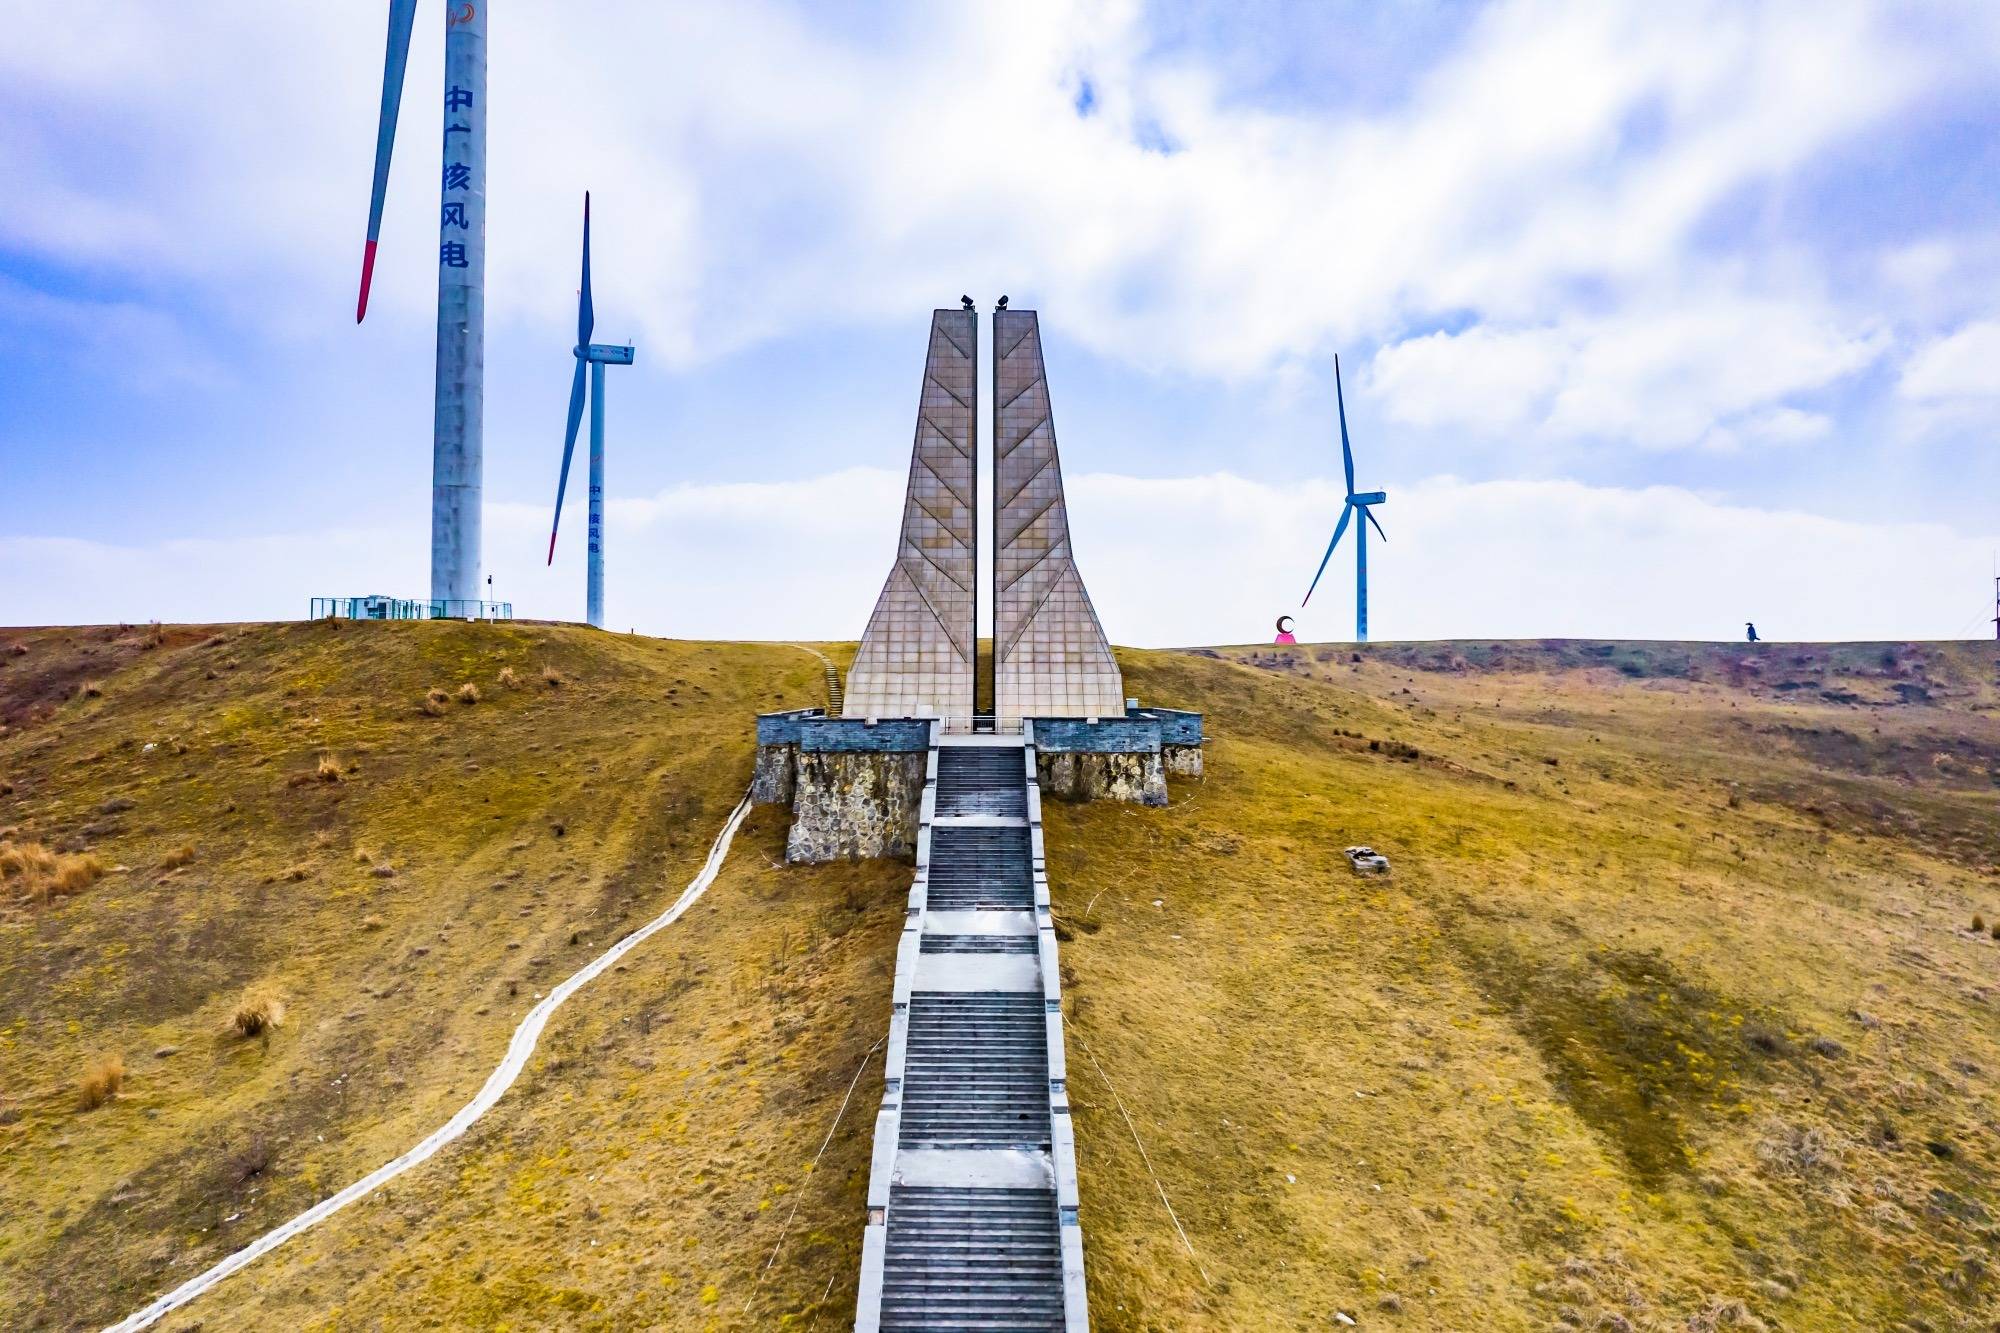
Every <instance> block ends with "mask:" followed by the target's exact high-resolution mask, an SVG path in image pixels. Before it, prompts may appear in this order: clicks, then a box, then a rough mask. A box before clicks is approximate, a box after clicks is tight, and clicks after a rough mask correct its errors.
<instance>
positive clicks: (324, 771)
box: [313, 754, 342, 782]
mask: <svg viewBox="0 0 2000 1333" xmlns="http://www.w3.org/2000/svg"><path fill="white" fill-rule="evenodd" d="M341 772H342V769H341V766H340V760H339V758H337V757H336V756H334V755H332V754H323V755H321V756H320V757H319V767H317V768H315V769H314V770H313V776H314V777H316V778H318V779H319V780H320V781H321V782H338V781H340V776H341Z"/></svg>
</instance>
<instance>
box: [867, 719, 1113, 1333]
mask: <svg viewBox="0 0 2000 1333" xmlns="http://www.w3.org/2000/svg"><path fill="white" fill-rule="evenodd" d="M942 731H943V728H942V727H940V726H936V725H933V727H932V732H931V752H930V763H929V771H928V774H927V776H926V783H925V787H924V802H923V822H922V826H921V828H920V830H919V833H918V837H917V875H916V882H915V883H914V885H912V887H911V889H910V901H909V909H908V917H907V920H906V922H905V925H904V930H903V941H902V945H901V947H900V948H899V950H898V952H897V957H896V990H895V1002H894V1009H893V1013H892V1016H891V1018H890V1027H889V1056H888V1066H887V1069H886V1071H885V1081H884V1089H883V1097H882V1109H881V1111H880V1112H879V1113H878V1115H877V1116H876V1120H875V1153H874V1162H873V1167H872V1170H871V1172H870V1176H869V1182H868V1229H867V1231H866V1232H865V1233H864V1236H863V1240H862V1247H861V1294H860V1300H859V1303H858V1305H857V1308H856V1310H855V1316H854V1326H855V1328H856V1329H857V1330H860V1331H861V1333H876V1330H898V1329H900V1330H908V1329H936V1330H946V1329H987V1330H1003V1329H1005V1330H1031V1329H1032V1330H1071V1331H1073V1333H1082V1330H1085V1329H1087V1328H1088V1327H1089V1326H1090V1325H1089V1316H1088V1313H1087V1310H1086V1308H1085V1302H1084V1287H1083V1232H1082V1227H1081V1226H1080V1225H1079V1223H1078V1220H1077V1193H1076V1147H1075V1141H1074V1139H1073V1137H1072V1135H1071V1132H1070V1121H1069V1099H1068V1095H1067V1093H1066V1092H1065V1091H1064V1082H1063V1049H1062V1012H1061V989H1060V981H1059V977H1060V973H1059V971H1058V969H1057V966H1056V939H1055V930H1054V925H1053V923H1052V921H1051V920H1050V917H1049V889H1048V876H1047V872H1046V870H1045V868H1044V865H1043V861H1042V854H1041V853H1042V828H1041V795H1040V792H1039V790H1038V788H1037V787H1036V784H1035V752H1034V749H1033V733H1032V730H1029V731H1028V732H1027V733H1026V734H1025V735H1021V736H992V735H968V736H946V735H943V734H942Z"/></svg>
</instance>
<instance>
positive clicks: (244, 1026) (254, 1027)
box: [230, 990, 285, 1037]
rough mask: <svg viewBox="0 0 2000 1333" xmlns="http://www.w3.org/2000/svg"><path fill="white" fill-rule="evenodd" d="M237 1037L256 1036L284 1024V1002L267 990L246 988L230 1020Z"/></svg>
mask: <svg viewBox="0 0 2000 1333" xmlns="http://www.w3.org/2000/svg"><path fill="white" fill-rule="evenodd" d="M230 1024H231V1026H233V1027H234V1028H235V1029H236V1035H237V1036H239V1037H258V1036H262V1035H264V1034H265V1033H267V1032H270V1031H271V1030H273V1029H274V1028H280V1027H283V1026H284V1024H285V1004H284V1001H282V1000H280V999H279V998H278V997H277V996H276V995H273V994H272V993H271V992H270V991H267V990H247V991H244V992H243V998H242V999H241V1000H238V1001H237V1002H236V1016H235V1017H234V1018H233V1019H231V1020H230Z"/></svg>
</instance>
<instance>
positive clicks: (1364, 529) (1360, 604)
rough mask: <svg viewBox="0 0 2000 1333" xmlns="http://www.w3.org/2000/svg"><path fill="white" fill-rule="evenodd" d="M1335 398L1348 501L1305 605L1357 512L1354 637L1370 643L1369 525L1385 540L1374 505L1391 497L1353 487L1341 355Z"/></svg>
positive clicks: (1335, 367)
mask: <svg viewBox="0 0 2000 1333" xmlns="http://www.w3.org/2000/svg"><path fill="white" fill-rule="evenodd" d="M1333 397H1334V401H1335V402H1336V403H1338V404H1339V406H1340V461H1341V464H1342V466H1343V467H1345V468H1346V470H1347V502H1346V503H1345V504H1343V505H1342V506H1341V508H1340V522H1338V523H1336V524H1334V527H1333V540H1332V541H1330V542H1328V543H1327V544H1326V554H1325V555H1323V556H1321V557H1320V561H1319V570H1318V572H1317V573H1315V574H1314V575H1313V581H1312V588H1307V589H1306V596H1305V601H1302V602H1300V603H1299V605H1300V606H1301V607H1303V606H1304V605H1305V604H1306V602H1310V601H1311V600H1312V595H1313V588H1317V587H1318V586H1319V576H1320V575H1321V574H1324V573H1326V565H1327V561H1329V560H1331V559H1333V548H1334V547H1336V546H1338V545H1340V535H1341V534H1342V533H1344V532H1346V531H1347V522H1348V520H1349V519H1351V518H1353V517H1354V516H1355V515H1356V514H1360V515H1361V520H1362V521H1361V522H1359V523H1357V524H1355V525H1354V640H1355V642H1356V643H1366V642H1368V525H1369V524H1370V523H1374V524H1375V531H1376V532H1377V533H1379V534H1380V535H1381V538H1382V540H1383V541H1388V540H1389V534H1388V533H1386V532H1383V531H1382V525H1381V523H1379V522H1377V521H1376V518H1375V514H1374V511H1373V509H1372V508H1371V506H1374V505H1378V504H1384V503H1386V502H1387V501H1388V499H1389V493H1388V492H1387V491H1360V492H1357V491H1355V489H1354V450H1353V448H1352V447H1350V446H1349V445H1348V443H1347V399H1346V398H1345V397H1344V396H1343V395H1342V394H1341V391H1340V357H1339V356H1338V355H1335V357H1334V358H1333Z"/></svg>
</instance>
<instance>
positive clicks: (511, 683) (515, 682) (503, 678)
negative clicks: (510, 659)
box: [499, 667, 521, 690]
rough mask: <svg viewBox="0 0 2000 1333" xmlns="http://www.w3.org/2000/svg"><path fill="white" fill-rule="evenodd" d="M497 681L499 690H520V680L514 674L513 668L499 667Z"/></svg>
mask: <svg viewBox="0 0 2000 1333" xmlns="http://www.w3.org/2000/svg"><path fill="white" fill-rule="evenodd" d="M499 680H500V688H502V689H505V690H518V689H520V688H521V678H520V677H519V676H517V675H515V674H514V668H513V667H501V668H500V676H499Z"/></svg>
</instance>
